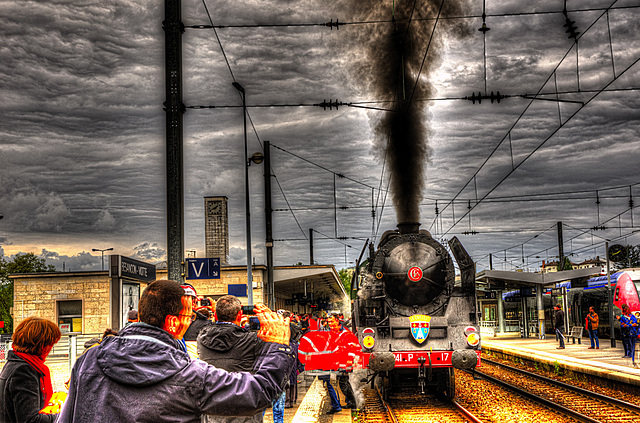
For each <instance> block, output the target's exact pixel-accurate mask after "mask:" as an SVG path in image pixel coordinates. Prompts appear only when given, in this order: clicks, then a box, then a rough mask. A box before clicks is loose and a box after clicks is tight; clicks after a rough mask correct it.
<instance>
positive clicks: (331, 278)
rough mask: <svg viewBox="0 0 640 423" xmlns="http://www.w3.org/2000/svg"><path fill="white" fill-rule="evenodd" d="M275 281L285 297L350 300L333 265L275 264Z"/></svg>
mask: <svg viewBox="0 0 640 423" xmlns="http://www.w3.org/2000/svg"><path fill="white" fill-rule="evenodd" d="M273 281H274V285H275V291H276V292H277V293H278V294H279V295H278V296H280V297H284V298H304V297H305V293H306V294H307V295H306V297H307V298H310V295H309V294H313V299H315V300H317V299H319V298H327V299H329V300H330V301H342V300H348V299H349V296H348V295H347V292H346V291H345V289H344V286H343V285H342V281H341V280H340V276H339V275H338V272H337V271H336V269H335V267H333V266H323V265H317V266H275V267H274V268H273Z"/></svg>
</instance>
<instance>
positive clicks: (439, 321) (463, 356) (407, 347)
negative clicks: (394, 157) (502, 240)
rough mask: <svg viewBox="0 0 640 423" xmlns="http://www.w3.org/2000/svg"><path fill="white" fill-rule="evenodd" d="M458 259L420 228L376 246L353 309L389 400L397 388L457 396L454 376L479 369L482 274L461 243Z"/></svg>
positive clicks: (373, 375) (371, 376)
mask: <svg viewBox="0 0 640 423" xmlns="http://www.w3.org/2000/svg"><path fill="white" fill-rule="evenodd" d="M449 247H450V249H451V252H452V253H453V255H454V256H455V259H456V262H457V264H458V268H459V270H460V280H459V282H456V277H455V269H454V263H453V261H452V259H451V256H450V255H449V253H448V252H447V250H446V249H445V247H443V246H442V244H440V243H439V242H437V241H436V240H434V239H433V238H432V237H431V234H430V233H429V232H428V231H426V230H424V229H423V230H420V224H419V223H400V224H398V230H394V231H387V232H385V233H384V234H383V235H382V237H381V238H380V242H379V244H378V250H377V251H374V247H373V245H369V260H368V265H367V266H366V269H365V270H363V271H362V272H361V274H360V277H357V278H356V279H359V282H358V283H357V286H356V289H357V292H358V295H357V298H356V299H354V301H353V312H352V314H353V316H352V317H353V323H354V326H353V328H354V332H355V333H357V336H358V340H359V341H360V345H361V346H362V353H363V354H362V357H363V363H362V364H363V367H365V368H367V369H368V379H367V382H370V383H371V385H372V387H373V386H376V387H377V388H378V389H379V390H380V392H381V393H382V394H383V395H384V396H388V394H389V392H391V391H392V390H394V389H396V388H405V387H415V388H417V389H420V392H422V393H427V392H429V393H435V394H439V395H442V396H445V397H447V398H450V399H452V398H453V397H454V396H455V378H454V368H455V369H473V368H474V367H476V366H477V365H479V364H480V329H479V327H478V325H477V314H476V294H475V267H474V264H473V261H472V260H471V257H470V256H469V254H468V253H467V252H466V251H465V249H464V248H463V247H462V245H461V244H460V242H459V241H458V239H457V238H455V237H454V238H453V239H451V241H449Z"/></svg>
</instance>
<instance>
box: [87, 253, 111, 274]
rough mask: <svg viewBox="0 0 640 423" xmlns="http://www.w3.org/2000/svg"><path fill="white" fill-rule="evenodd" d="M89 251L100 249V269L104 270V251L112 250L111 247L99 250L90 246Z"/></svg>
mask: <svg viewBox="0 0 640 423" xmlns="http://www.w3.org/2000/svg"><path fill="white" fill-rule="evenodd" d="M91 251H100V253H101V254H102V270H104V252H105V251H113V248H105V249H104V250H101V249H99V248H92V249H91Z"/></svg>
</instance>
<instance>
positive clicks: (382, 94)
mask: <svg viewBox="0 0 640 423" xmlns="http://www.w3.org/2000/svg"><path fill="white" fill-rule="evenodd" d="M357 3H358V6H359V10H360V11H362V10H366V8H369V9H368V10H369V13H368V16H367V17H366V19H369V20H384V19H385V18H386V19H389V20H392V22H390V23H380V24H376V25H370V26H369V28H370V29H369V30H368V31H366V34H364V36H363V37H362V38H361V39H360V40H359V41H360V42H361V43H362V46H366V49H367V54H366V59H365V60H364V61H362V62H360V63H359V64H357V65H356V74H357V77H358V78H359V79H362V78H364V82H365V84H366V89H367V91H368V93H369V95H373V96H375V98H376V99H380V100H387V101H389V102H388V103H385V104H386V106H383V107H384V108H385V109H387V110H388V111H386V112H379V114H378V115H376V116H377V120H376V121H375V123H374V128H375V134H376V140H375V143H374V150H375V151H376V152H377V153H378V154H380V155H381V157H382V159H383V160H386V163H387V165H388V168H389V171H390V174H391V192H392V198H393V203H394V206H395V209H396V215H397V218H398V222H400V223H402V222H419V221H420V202H421V200H422V198H423V195H424V192H423V191H424V184H425V176H424V175H425V167H426V165H427V163H428V162H429V159H430V156H431V148H430V147H429V139H430V137H431V135H432V134H431V129H430V126H429V122H428V119H429V117H428V103H427V102H426V101H424V100H425V99H427V98H429V97H432V96H433V94H434V89H433V86H432V84H431V83H430V81H429V75H430V73H431V71H432V70H434V69H435V68H436V66H437V65H438V64H439V63H440V61H441V54H442V51H443V48H444V44H445V43H446V37H447V36H448V34H452V33H456V34H458V35H462V34H464V33H467V32H468V31H467V29H466V28H465V27H464V26H463V25H462V24H461V23H460V20H446V19H441V20H438V21H437V23H436V19H435V18H436V17H437V16H438V14H439V13H440V18H445V17H447V16H461V5H460V3H461V2H460V1H459V0H456V1H442V0H428V1H416V0H396V1H394V2H390V1H388V0H368V1H357ZM441 6H442V9H441ZM434 25H437V27H436V30H435V31H434V36H433V38H432V31H433V26H434Z"/></svg>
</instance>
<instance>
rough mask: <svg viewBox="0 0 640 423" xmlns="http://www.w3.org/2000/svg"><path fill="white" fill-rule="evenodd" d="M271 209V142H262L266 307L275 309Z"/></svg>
mask: <svg viewBox="0 0 640 423" xmlns="http://www.w3.org/2000/svg"><path fill="white" fill-rule="evenodd" d="M272 214H273V210H272V208H271V142H270V141H265V142H264V216H265V219H264V221H265V233H266V240H265V241H266V242H265V245H266V247H267V296H268V298H267V305H268V306H269V308H271V309H272V310H273V309H274V308H275V304H276V297H275V285H274V280H273V225H272Z"/></svg>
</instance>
